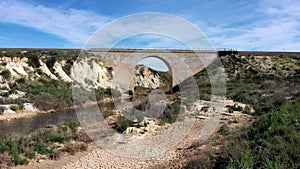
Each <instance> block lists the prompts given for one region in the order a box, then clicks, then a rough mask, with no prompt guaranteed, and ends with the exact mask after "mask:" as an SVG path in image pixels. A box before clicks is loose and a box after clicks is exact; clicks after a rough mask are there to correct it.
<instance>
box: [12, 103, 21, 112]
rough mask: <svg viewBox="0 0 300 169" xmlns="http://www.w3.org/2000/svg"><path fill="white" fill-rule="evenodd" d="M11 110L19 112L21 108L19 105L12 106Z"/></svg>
mask: <svg viewBox="0 0 300 169" xmlns="http://www.w3.org/2000/svg"><path fill="white" fill-rule="evenodd" d="M10 109H11V110H12V111H18V110H20V106H19V105H15V104H14V105H11V106H10Z"/></svg>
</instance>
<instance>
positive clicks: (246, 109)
mask: <svg viewBox="0 0 300 169" xmlns="http://www.w3.org/2000/svg"><path fill="white" fill-rule="evenodd" d="M242 113H244V114H251V108H250V107H249V106H246V107H245V108H244V110H243V112H242Z"/></svg>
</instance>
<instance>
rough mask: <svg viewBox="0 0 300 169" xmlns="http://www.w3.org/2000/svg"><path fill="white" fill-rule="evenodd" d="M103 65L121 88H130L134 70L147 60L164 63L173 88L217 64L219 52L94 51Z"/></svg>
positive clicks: (91, 51)
mask: <svg viewBox="0 0 300 169" xmlns="http://www.w3.org/2000/svg"><path fill="white" fill-rule="evenodd" d="M87 52H88V53H92V54H94V55H96V56H98V57H99V58H100V59H101V61H102V62H103V63H104V64H105V65H106V66H109V67H112V68H113V71H114V76H116V77H115V79H117V81H118V83H119V85H120V86H121V87H122V88H128V87H129V86H130V85H131V84H130V83H131V82H132V77H133V76H134V75H135V67H136V65H137V64H138V62H140V61H141V60H143V59H145V58H148V57H155V58H158V59H161V60H162V61H163V62H164V63H165V64H166V65H167V66H168V69H169V74H170V75H171V76H172V87H174V86H176V85H177V84H179V83H180V82H182V81H184V80H185V79H187V78H189V77H190V76H192V75H194V74H196V73H198V72H199V71H201V70H203V69H204V68H205V67H206V66H208V65H209V64H210V63H212V61H214V60H215V59H216V58H217V56H218V52H217V51H214V50H159V49H141V50H139V49H110V50H108V49H107V50H106V49H99V50H97V49H91V50H87Z"/></svg>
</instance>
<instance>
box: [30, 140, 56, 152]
mask: <svg viewBox="0 0 300 169" xmlns="http://www.w3.org/2000/svg"><path fill="white" fill-rule="evenodd" d="M34 151H36V152H38V153H40V154H46V155H49V154H52V153H53V150H52V149H49V148H48V146H47V145H46V144H44V143H42V142H40V141H38V142H37V143H36V144H35V145H34Z"/></svg>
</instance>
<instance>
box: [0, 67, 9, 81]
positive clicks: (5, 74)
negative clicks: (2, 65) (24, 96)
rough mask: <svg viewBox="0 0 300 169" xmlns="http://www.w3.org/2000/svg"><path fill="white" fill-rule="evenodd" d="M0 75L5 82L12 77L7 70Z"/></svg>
mask: <svg viewBox="0 0 300 169" xmlns="http://www.w3.org/2000/svg"><path fill="white" fill-rule="evenodd" d="M0 75H2V76H3V77H4V78H5V79H6V80H11V78H12V76H11V73H10V71H9V70H8V69H4V70H3V71H2V72H1V73H0Z"/></svg>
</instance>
